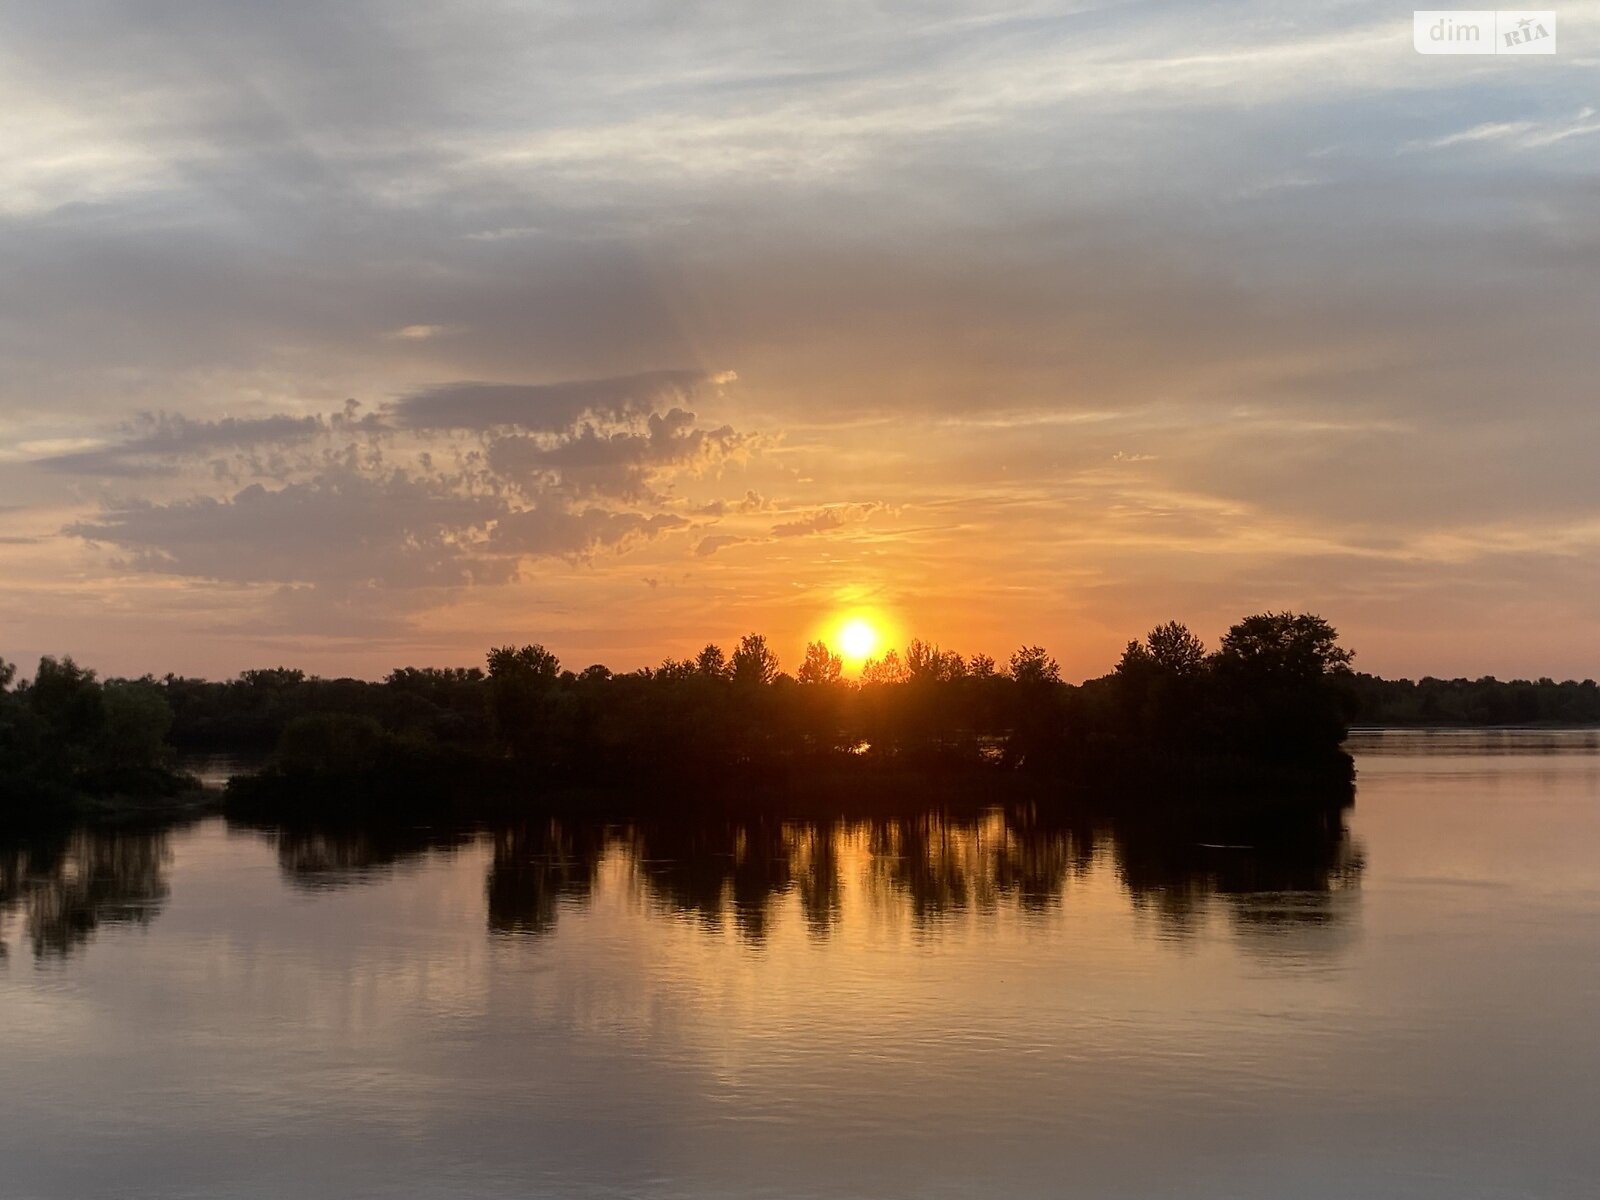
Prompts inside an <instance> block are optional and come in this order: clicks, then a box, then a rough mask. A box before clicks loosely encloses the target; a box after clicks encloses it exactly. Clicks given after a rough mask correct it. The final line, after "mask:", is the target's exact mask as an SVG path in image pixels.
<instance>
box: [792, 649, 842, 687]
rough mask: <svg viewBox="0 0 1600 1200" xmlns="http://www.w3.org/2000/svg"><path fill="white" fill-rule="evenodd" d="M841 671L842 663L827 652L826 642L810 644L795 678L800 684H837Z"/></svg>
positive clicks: (835, 655)
mask: <svg viewBox="0 0 1600 1200" xmlns="http://www.w3.org/2000/svg"><path fill="white" fill-rule="evenodd" d="M843 670H844V661H843V660H842V659H841V658H840V657H839V656H838V655H837V654H834V653H832V652H830V651H829V649H828V645H827V643H826V642H811V643H809V644H808V645H807V646H806V658H805V661H804V662H803V663H801V664H800V670H799V671H797V672H796V673H795V678H796V679H797V680H799V681H800V682H801V683H838V682H839V676H840V674H841V673H842V672H843Z"/></svg>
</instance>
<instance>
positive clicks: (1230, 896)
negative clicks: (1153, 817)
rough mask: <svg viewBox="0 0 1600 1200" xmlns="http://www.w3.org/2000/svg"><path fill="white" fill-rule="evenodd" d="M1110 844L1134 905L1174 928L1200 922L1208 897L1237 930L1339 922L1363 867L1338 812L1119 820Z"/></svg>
mask: <svg viewBox="0 0 1600 1200" xmlns="http://www.w3.org/2000/svg"><path fill="white" fill-rule="evenodd" d="M1110 840H1111V846H1112V850H1113V853H1114V855H1115V860H1116V864H1117V870H1118V873H1119V875H1120V876H1121V878H1122V881H1123V883H1124V885H1125V886H1126V887H1127V889H1128V892H1129V894H1130V895H1131V896H1132V897H1133V901H1134V904H1135V905H1136V906H1138V907H1139V908H1140V909H1142V910H1144V911H1148V912H1153V913H1155V914H1157V915H1158V916H1159V917H1160V919H1161V922H1162V925H1163V927H1164V929H1165V930H1166V931H1167V932H1170V933H1175V934H1184V933H1188V932H1191V931H1193V930H1195V929H1196V928H1198V927H1199V925H1201V924H1202V923H1203V922H1204V919H1205V916H1206V913H1207V912H1208V911H1209V908H1210V905H1211V901H1212V899H1213V898H1214V897H1220V898H1221V899H1223V900H1224V901H1225V902H1226V906H1227V911H1228V914H1229V916H1230V918H1231V919H1232V920H1233V921H1234V923H1235V926H1236V928H1238V929H1239V930H1240V931H1241V932H1243V933H1251V932H1255V933H1263V932H1268V931H1270V930H1271V929H1272V928H1277V929H1279V930H1289V929H1294V928H1304V927H1307V926H1315V925H1326V924H1330V923H1333V922H1336V921H1338V920H1340V919H1341V918H1342V917H1343V916H1344V907H1343V906H1342V905H1341V903H1340V900H1341V898H1342V897H1344V896H1346V895H1348V894H1350V893H1351V892H1352V891H1353V889H1354V888H1355V887H1356V885H1357V884H1358V882H1359V880H1360V877H1361V873H1362V871H1363V869H1364V868H1365V865H1366V863H1365V858H1364V857H1363V855H1362V853H1361V850H1360V848H1359V847H1357V846H1356V845H1355V844H1354V843H1353V842H1352V841H1351V840H1350V835H1349V833H1348V831H1347V830H1346V829H1345V824H1344V816H1343V814H1342V813H1340V812H1334V811H1328V812H1311V813H1306V814H1299V815H1296V816H1294V817H1292V818H1280V819H1276V820H1272V821H1269V822H1260V821H1258V822H1254V823H1239V822H1233V823H1228V824H1224V825H1222V826H1220V827H1217V826H1198V827H1197V826H1195V825H1194V824H1193V823H1180V824H1179V825H1178V826H1177V827H1176V828H1172V827H1165V828H1163V827H1157V826H1154V825H1152V824H1151V823H1150V822H1148V821H1123V822H1120V823H1117V824H1116V825H1114V826H1113V828H1112V831H1111V839H1110Z"/></svg>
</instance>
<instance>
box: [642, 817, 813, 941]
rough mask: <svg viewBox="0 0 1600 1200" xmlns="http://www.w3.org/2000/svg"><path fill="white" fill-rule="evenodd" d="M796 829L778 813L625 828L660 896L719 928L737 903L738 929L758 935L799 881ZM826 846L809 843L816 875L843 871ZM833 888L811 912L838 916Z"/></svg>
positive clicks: (650, 887) (649, 885) (650, 889)
mask: <svg viewBox="0 0 1600 1200" xmlns="http://www.w3.org/2000/svg"><path fill="white" fill-rule="evenodd" d="M814 828H815V827H813V829H814ZM796 829H797V827H796V826H795V825H793V824H792V823H788V822H783V821H778V820H762V819H755V820H738V821H735V820H708V821H704V822H698V821H694V820H688V821H685V820H677V821H672V822H661V823H651V824H648V825H642V826H634V827H631V828H630V829H628V830H627V831H626V833H625V834H624V835H623V836H624V839H625V845H626V850H627V853H628V855H629V857H630V859H631V861H632V863H633V867H634V870H635V872H636V875H637V877H638V878H639V879H640V880H641V881H642V883H643V885H644V887H645V890H646V892H647V893H648V894H649V896H650V897H651V898H652V899H653V900H654V901H655V903H656V904H658V905H660V906H661V907H663V908H666V909H668V910H670V911H672V912H674V913H678V914H681V915H683V916H688V917H692V918H694V919H695V920H697V921H699V922H700V923H701V924H703V925H705V926H706V927H708V928H720V927H721V926H722V923H723V919H724V916H725V915H726V914H727V913H728V912H729V911H731V912H732V914H733V920H734V926H735V928H736V929H737V930H738V931H739V933H740V934H741V935H742V936H744V937H745V938H747V939H749V940H750V941H754V942H759V941H761V940H762V939H763V938H764V937H765V936H766V934H767V929H768V923H769V919H770V916H771V908H772V904H773V901H774V900H775V899H776V898H777V897H778V896H780V895H782V894H784V893H786V892H788V891H789V890H790V889H791V888H792V887H793V886H794V884H795V880H796V876H797V873H798V871H797V863H796V861H795V859H796V839H795V837H794V836H793V834H794V831H795V830H796ZM828 851H829V845H828V844H827V843H826V842H824V841H823V840H820V839H816V840H813V841H812V842H811V844H810V845H809V846H808V848H807V851H806V860H807V868H806V869H807V873H808V874H809V875H810V876H811V877H812V879H813V880H815V879H817V878H823V879H827V878H829V877H831V878H833V879H835V880H836V879H837V868H836V867H829V866H826V865H824V864H823V863H822V862H821V861H820V860H819V855H825V854H826V853H828ZM806 890H807V891H808V892H810V894H811V895H812V896H813V897H815V896H817V894H818V890H819V888H818V885H817V884H816V883H815V882H813V883H811V884H809V885H808V887H807V889H806ZM827 890H828V889H827V885H826V884H825V883H824V884H823V885H821V891H822V893H823V908H822V909H821V911H820V912H814V913H813V914H812V915H813V917H816V916H821V917H822V918H823V919H824V920H825V921H827V920H831V919H832V918H831V913H830V911H829V909H828V908H827V903H828V901H827V895H826V893H827ZM824 927H825V926H824Z"/></svg>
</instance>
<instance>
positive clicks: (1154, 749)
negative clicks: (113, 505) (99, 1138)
mask: <svg viewBox="0 0 1600 1200" xmlns="http://www.w3.org/2000/svg"><path fill="white" fill-rule="evenodd" d="M1351 658H1352V653H1351V652H1350V651H1349V650H1348V649H1346V648H1344V647H1342V646H1340V645H1339V643H1338V638H1337V635H1336V633H1335V631H1334V629H1333V628H1332V626H1330V625H1329V624H1328V623H1327V622H1326V621H1324V620H1323V619H1322V618H1320V617H1318V616H1315V615H1311V614H1296V613H1265V614H1260V615H1256V616H1252V617H1247V618H1245V619H1244V620H1242V621H1240V622H1239V623H1238V624H1236V625H1234V626H1233V627H1232V628H1231V629H1229V630H1228V632H1227V633H1226V634H1224V635H1223V637H1222V638H1221V640H1220V642H1219V643H1218V645H1217V647H1216V648H1215V649H1214V650H1211V649H1208V648H1207V647H1206V646H1205V645H1204V644H1203V643H1202V642H1201V640H1200V639H1199V638H1198V637H1196V636H1195V635H1194V634H1193V633H1191V632H1190V631H1189V630H1188V629H1187V628H1186V627H1184V626H1183V625H1182V624H1180V623H1178V622H1175V621H1174V622H1168V623H1166V624H1163V625H1159V626H1157V627H1156V628H1155V629H1153V630H1151V631H1150V632H1149V634H1147V635H1146V636H1145V637H1144V638H1143V639H1141V640H1137V641H1133V642H1130V643H1129V644H1128V646H1127V648H1126V650H1125V651H1124V653H1123V655H1122V658H1121V660H1120V661H1119V662H1118V664H1117V666H1116V669H1115V670H1114V671H1112V672H1111V673H1110V674H1109V675H1106V676H1104V677H1102V678H1099V679H1093V680H1089V681H1087V682H1085V683H1083V684H1079V685H1071V684H1067V683H1064V682H1063V681H1062V680H1061V677H1060V675H1061V672H1060V668H1059V665H1058V664H1057V662H1056V660H1055V659H1054V658H1053V657H1051V655H1050V654H1049V653H1048V651H1046V650H1045V649H1044V648H1042V647H1040V646H1036V645H1025V646H1023V647H1020V648H1019V649H1018V650H1017V651H1015V652H1014V653H1013V654H1011V655H1010V656H1009V658H1008V660H1007V661H1005V662H1003V663H997V662H996V661H995V660H994V659H993V658H991V657H989V656H987V655H983V654H975V655H970V656H967V655H962V654H960V653H957V652H954V651H951V650H946V649H943V648H941V647H939V646H936V645H934V644H932V643H929V642H926V641H922V640H914V641H912V642H911V643H910V644H909V645H908V646H907V647H906V648H905V650H904V652H903V653H902V652H899V651H890V652H888V653H887V654H885V655H884V656H883V657H882V658H880V659H877V660H875V661H871V662H869V663H867V664H866V666H865V668H864V669H863V671H862V672H861V678H860V680H859V681H852V680H848V679H846V678H845V676H844V671H843V663H842V661H841V659H840V657H839V656H838V655H837V654H835V653H834V652H833V651H832V650H831V648H830V647H828V646H827V645H825V644H824V643H822V642H813V643H811V644H810V645H809V646H808V647H807V648H806V651H805V654H804V656H803V658H802V659H801V661H800V662H799V663H798V664H796V665H795V667H794V670H793V672H792V673H790V672H786V671H784V670H783V664H782V663H781V662H780V661H779V659H778V657H777V655H776V654H775V653H774V652H773V650H772V648H771V646H770V645H769V644H768V642H767V640H766V639H765V638H764V637H763V636H761V635H760V634H755V633H752V634H749V635H747V636H745V637H744V638H742V639H740V641H739V642H738V643H737V645H735V646H733V647H732V649H731V650H724V649H723V648H722V647H721V646H718V645H716V644H708V645H707V646H705V647H704V648H703V649H702V650H701V651H700V652H699V653H698V654H696V655H695V656H693V657H691V658H684V659H673V658H669V659H667V660H666V661H664V662H663V663H662V664H661V665H660V666H658V667H654V668H647V669H644V670H638V671H632V672H626V673H619V672H613V671H611V670H609V669H608V668H606V667H604V666H601V665H598V664H596V665H592V666H589V667H585V668H584V669H582V670H580V671H573V670H568V669H563V667H562V664H561V663H560V661H559V660H558V659H557V657H556V656H555V655H554V654H552V653H551V652H550V651H548V650H547V649H545V648H544V647H543V646H541V645H538V644H525V645H521V646H502V647H497V648H495V649H493V650H491V651H489V653H488V655H487V661H486V664H485V667H483V668H478V667H465V668H432V667H402V668H398V669H396V670H394V671H392V672H390V673H389V675H388V676H387V677H386V678H385V679H383V680H382V681H381V682H370V681H364V680H357V679H321V678H317V677H315V676H309V675H307V674H305V673H304V672H302V671H299V670H294V669H289V668H281V667H280V668H272V669H266V670H254V671H246V672H244V673H243V674H241V675H240V676H238V677H237V678H235V679H231V680H227V681H221V682H213V681H207V680H201V679H191V678H185V677H181V676H177V675H168V676H166V677H165V678H161V679H157V678H154V677H149V676H147V677H145V678H142V679H134V680H129V679H109V680H103V681H102V680H100V679H98V678H97V677H96V675H95V673H94V672H93V671H90V670H86V669H84V668H82V667H80V666H78V665H77V664H76V663H74V662H73V660H72V659H70V658H63V659H54V658H45V659H43V660H41V662H40V664H39V667H38V670H37V671H36V672H35V674H34V676H33V677H32V678H31V679H29V680H26V681H21V682H19V681H18V678H17V671H16V668H15V667H14V666H12V665H10V664H8V663H5V662H4V661H3V660H0V819H3V816H4V814H5V812H6V811H8V810H14V811H22V810H27V809H30V808H39V807H52V806H56V807H62V806H71V805H74V804H79V803H81V802H82V801H83V800H84V798H85V797H88V798H90V799H91V800H92V799H94V798H114V797H122V796H130V795H140V794H155V795H160V796H170V795H172V794H175V793H176V792H177V791H179V790H181V788H182V780H181V778H180V777H178V776H177V775H175V774H174V773H173V772H172V771H171V769H170V768H171V766H172V763H173V756H174V753H173V752H174V750H175V749H179V748H182V749H190V750H216V751H233V752H244V753H249V752H257V753H262V754H268V753H270V754H271V755H272V757H273V764H274V765H273V768H272V770H273V771H275V772H277V773H279V774H280V775H284V776H289V777H296V778H301V779H306V778H316V777H322V778H327V777H336V778H339V777H342V778H347V779H348V778H354V777H368V778H374V777H375V778H384V777H387V778H390V779H394V780H400V779H405V780H409V781H412V782H413V783H414V782H415V781H417V780H426V779H429V778H435V777H443V775H444V774H445V773H450V774H452V775H453V776H455V777H462V776H464V775H470V774H471V771H472V770H473V769H474V764H496V769H497V770H499V771H500V772H501V777H502V778H511V779H516V780H519V781H522V782H530V781H531V782H534V783H538V782H545V781H554V782H562V783H569V784H570V783H584V782H595V783H605V782H625V781H628V780H640V779H652V778H668V777H678V778H688V779H694V778H710V777H713V776H719V775H720V776H724V777H725V776H726V775H727V774H728V773H730V772H732V773H734V774H737V773H738V772H740V771H750V770H759V769H764V768H774V767H783V768H785V769H788V768H793V767H796V766H802V767H804V766H811V767H815V766H818V765H819V764H824V763H831V764H834V765H849V766H851V767H852V768H853V767H854V765H855V764H895V765H908V766H915V767H934V768H947V767H974V768H977V767H984V768H994V769H1004V770H1011V771H1018V772H1027V773H1030V774H1033V775H1036V776H1040V775H1045V776H1048V775H1062V776H1078V777H1081V778H1094V779H1128V778H1132V777H1137V778H1140V779H1145V780H1157V781H1169V782H1170V781H1173V780H1182V779H1184V778H1185V777H1189V776H1217V777H1222V778H1242V777H1245V776H1248V775H1251V774H1261V773H1263V772H1265V773H1267V775H1268V776H1272V773H1273V772H1279V773H1280V774H1281V773H1282V772H1290V771H1305V772H1311V773H1314V774H1319V775H1321V776H1324V777H1333V776H1341V775H1342V776H1343V777H1344V778H1346V779H1348V777H1349V759H1348V757H1347V756H1345V755H1344V754H1343V752H1342V751H1341V750H1340V743H1341V742H1342V741H1343V739H1344V737H1345V736H1346V733H1347V731H1348V727H1349V725H1350V724H1352V723H1355V724H1364V725H1425V724H1457V725H1467V724H1537V723H1546V724H1596V723H1600V689H1597V688H1596V685H1595V683H1594V682H1593V681H1592V680H1585V681H1584V682H1582V683H1575V682H1566V683H1555V682H1553V681H1551V680H1548V679H1541V680H1538V681H1535V682H1527V681H1520V680H1519V681H1512V682H1510V683H1501V682H1498V681H1496V680H1492V679H1483V680H1476V681H1467V680H1450V681H1446V680H1437V679H1424V680H1421V681H1419V682H1415V683H1413V682H1411V681H1407V680H1398V681H1390V680H1382V679H1378V678H1376V677H1374V676H1370V675H1361V674H1357V673H1354V672H1353V671H1352V670H1351V669H1350V662H1351Z"/></svg>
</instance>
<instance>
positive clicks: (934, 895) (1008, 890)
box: [867, 812, 1094, 924]
mask: <svg viewBox="0 0 1600 1200" xmlns="http://www.w3.org/2000/svg"><path fill="white" fill-rule="evenodd" d="M867 844H868V847H869V849H870V852H871V858H870V859H869V869H870V878H871V882H872V883H873V884H874V886H875V887H877V888H878V889H879V890H880V891H882V890H887V891H888V892H890V893H892V894H894V895H897V896H900V897H902V898H904V899H905V900H906V901H908V902H909V905H910V909H911V914H912V917H913V919H914V920H915V921H916V922H918V923H919V924H920V923H924V922H929V921H935V920H938V919H940V918H941V917H945V916H949V915H953V914H956V913H960V912H963V911H966V910H968V909H975V910H977V911H979V912H992V911H994V910H995V909H996V908H997V907H998V906H999V904H1000V903H1001V902H1002V901H1007V902H1014V903H1016V904H1017V905H1018V906H1019V907H1020V908H1022V909H1023V910H1025V911H1032V912H1038V911H1042V910H1045V909H1048V908H1050V907H1052V906H1054V905H1055V904H1056V903H1058V902H1059V901H1060V898H1061V893H1062V891H1063V890H1064V888H1065V886H1066V882H1067V880H1068V879H1069V878H1071V877H1073V876H1078V875H1082V874H1084V873H1086V872H1087V871H1088V870H1089V867H1090V864H1091V863H1092V862H1093V859H1094V840H1093V835H1092V832H1091V830H1090V829H1089V828H1088V827H1087V826H1084V825H1077V824H1068V823H1062V824H1055V825H1048V826H1047V825H1041V824H1040V823H1038V822H1037V820H1035V819H1033V818H1032V816H1031V815H1014V816H1013V815H1005V816H1003V815H1002V814H1000V813H998V812H996V813H991V814H988V815H986V816H984V817H981V818H975V819H969V820H951V819H949V818H947V817H944V816H942V815H940V814H937V813H929V814H924V815H922V816H919V817H912V818H906V819H900V820H892V821H877V822H873V823H872V825H871V826H870V827H869V829H868V835H867Z"/></svg>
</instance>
